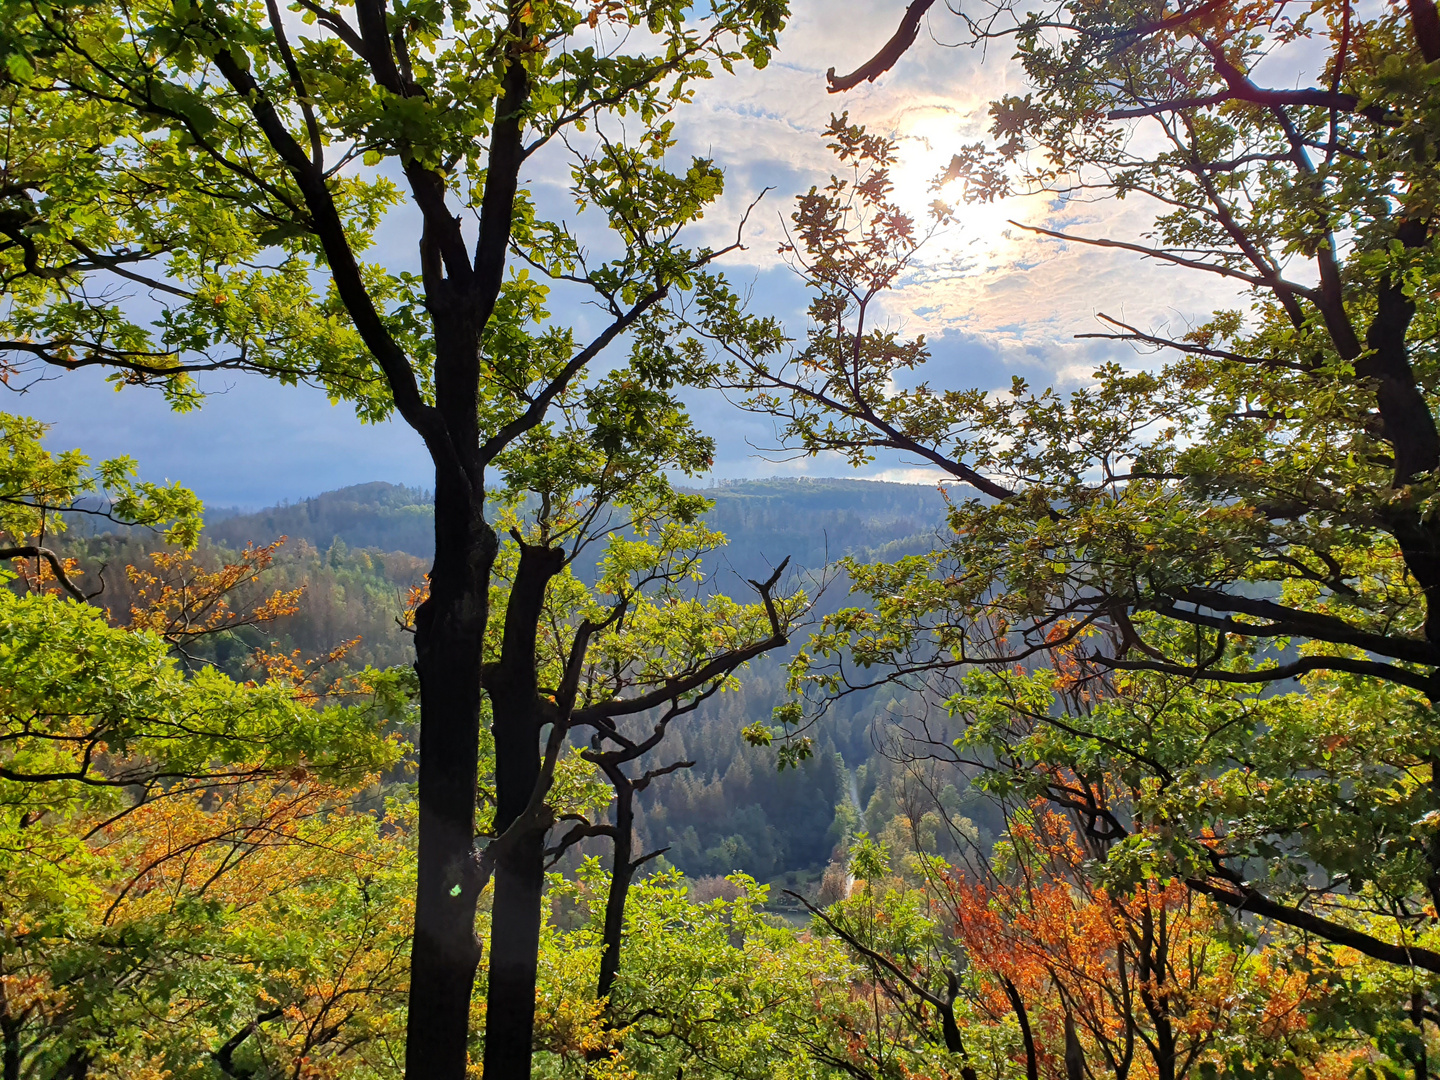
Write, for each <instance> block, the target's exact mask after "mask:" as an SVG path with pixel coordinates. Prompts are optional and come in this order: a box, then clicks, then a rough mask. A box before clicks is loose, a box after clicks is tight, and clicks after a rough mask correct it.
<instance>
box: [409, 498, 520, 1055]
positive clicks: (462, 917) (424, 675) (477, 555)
mask: <svg viewBox="0 0 1440 1080" xmlns="http://www.w3.org/2000/svg"><path fill="white" fill-rule="evenodd" d="M457 487H458V485H457V483H456V478H447V477H446V476H445V474H444V472H443V471H441V472H439V473H438V475H437V484H436V497H435V533H436V547H437V550H436V559H435V567H434V571H433V572H432V575H431V593H430V598H429V599H428V600H427V601H426V602H425V604H424V605H422V607H421V609H420V611H419V612H418V613H417V616H416V627H415V651H416V661H415V667H416V671H417V672H418V673H419V676H420V748H419V749H420V767H419V775H418V785H417V787H418V797H419V804H420V805H419V867H418V882H417V888H416V904H415V938H414V942H413V943H412V946H411V953H410V958H411V959H410V964H411V967H410V1008H409V1016H408V1022H407V1026H406V1048H405V1074H406V1076H409V1077H412V1078H415V1080H421V1078H425V1080H430V1078H436V1080H441V1078H445V1080H451V1078H453V1080H460V1078H462V1077H464V1075H465V1073H466V1068H467V1065H468V1057H467V1046H468V1042H469V1028H470V997H471V994H472V992H473V990H474V984H475V972H476V969H477V968H478V966H479V963H480V944H479V942H478V941H477V940H476V936H475V904H476V900H477V898H478V897H477V894H476V893H475V891H474V890H472V889H468V888H465V887H464V886H465V883H466V880H467V877H468V874H469V872H470V870H471V867H472V865H473V857H474V849H475V785H476V780H477V775H478V769H479V745H480V658H481V647H482V638H483V634H484V626H485V617H486V614H487V608H488V603H489V573H488V567H489V564H490V561H491V560H493V558H494V552H495V550H496V547H497V542H496V538H495V535H494V533H493V532H491V531H490V529H489V528H488V526H485V524H484V521H483V517H481V516H480V515H479V514H475V515H472V514H471V513H470V511H469V506H470V502H471V499H470V497H469V494H468V492H464V491H460V490H456V489H457ZM476 517H480V521H479V522H478V525H479V527H478V528H477V525H476V522H475V520H474V518H476ZM476 562H478V563H479V564H480V565H481V566H482V567H484V568H485V569H484V570H483V571H482V573H480V574H479V575H475V574H473V572H472V573H466V571H467V570H471V568H472V567H473V565H474V564H475V563H476ZM477 576H478V577H479V579H480V580H478V581H477V580H476V577H477Z"/></svg>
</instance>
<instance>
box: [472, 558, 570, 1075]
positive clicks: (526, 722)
mask: <svg viewBox="0 0 1440 1080" xmlns="http://www.w3.org/2000/svg"><path fill="white" fill-rule="evenodd" d="M563 565H564V553H563V552H561V551H560V550H558V549H552V548H548V547H542V546H534V545H530V544H521V545H520V564H519V567H518V568H517V570H516V573H515V581H514V584H513V585H512V587H511V589H510V598H509V603H508V606H507V608H506V611H505V636H504V639H503V643H502V646H501V652H500V660H499V662H498V663H497V664H495V665H494V666H493V667H491V668H489V669H487V671H486V675H485V685H486V690H487V692H488V693H489V695H490V705H491V709H492V712H493V718H492V721H491V727H492V730H493V732H494V734H495V796H496V808H495V834H496V835H497V836H499V835H502V834H503V833H505V832H506V830H508V829H511V828H512V827H514V826H515V825H516V823H517V822H519V821H520V819H521V816H522V815H523V814H524V813H525V810H526V808H527V807H528V806H529V805H530V802H531V799H532V798H533V797H534V796H535V792H536V785H537V783H538V782H539V780H540V769H541V754H540V730H541V727H542V726H543V724H544V723H545V721H546V720H547V716H546V712H545V709H544V704H545V703H544V702H542V701H541V699H540V695H539V689H538V671H537V666H536V655H535V650H536V639H537V630H538V627H539V623H540V615H541V609H542V606H543V604H544V602H545V590H546V588H547V587H548V586H549V584H550V579H551V578H553V577H554V576H555V575H556V574H558V573H559V572H560V570H561V567H562V566H563ZM551 718H552V719H553V717H551ZM545 832H546V828H545V823H543V822H542V823H540V824H536V825H534V826H532V827H529V828H526V829H525V831H523V832H521V833H519V834H517V835H516V836H515V837H514V842H513V844H511V845H509V846H508V847H507V849H506V853H505V854H504V855H503V856H502V857H501V858H500V860H499V861H498V862H497V863H496V865H495V896H494V903H493V906H492V909H491V910H492V914H491V925H490V969H489V979H490V981H489V990H488V993H487V995H486V1014H485V1076H486V1077H488V1078H489V1080H528V1077H529V1076H530V1054H531V1048H532V1043H533V1041H534V1028H535V981H536V976H537V974H538V970H539V961H540V905H541V902H542V899H543V897H542V892H543V889H544V884H545V863H544V850H545Z"/></svg>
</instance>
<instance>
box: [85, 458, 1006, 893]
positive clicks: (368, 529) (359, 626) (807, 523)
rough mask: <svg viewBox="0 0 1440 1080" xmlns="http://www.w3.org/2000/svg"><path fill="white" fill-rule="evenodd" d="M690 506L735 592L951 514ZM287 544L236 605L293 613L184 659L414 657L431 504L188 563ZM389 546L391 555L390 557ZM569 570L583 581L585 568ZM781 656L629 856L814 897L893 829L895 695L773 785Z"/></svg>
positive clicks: (398, 495) (265, 527)
mask: <svg viewBox="0 0 1440 1080" xmlns="http://www.w3.org/2000/svg"><path fill="white" fill-rule="evenodd" d="M700 493H701V494H703V495H704V497H705V498H706V499H709V500H713V503H714V506H713V508H712V509H711V510H709V511H708V512H707V513H706V514H705V518H706V520H707V521H708V522H709V523H710V524H711V525H712V526H713V527H715V528H716V529H718V530H720V531H721V532H722V533H723V534H724V536H725V538H726V540H727V541H728V543H727V544H726V545H725V546H724V547H723V548H721V549H719V551H718V552H716V553H715V555H714V556H712V557H710V558H708V559H707V560H706V566H707V569H708V570H709V572H710V573H711V574H712V575H713V576H714V580H713V582H712V585H710V586H706V587H720V588H727V587H728V588H730V589H731V590H732V591H733V590H735V589H736V588H737V587H738V588H742V589H743V588H745V587H746V586H744V584H743V581H744V579H748V578H751V577H757V576H763V575H764V574H765V573H767V572H768V570H769V568H770V567H771V566H773V565H775V564H777V563H778V562H779V561H780V560H781V559H783V558H786V557H789V558H790V560H791V564H792V566H793V567H795V569H796V571H797V576H799V577H801V578H804V579H806V580H808V581H812V582H816V583H818V582H822V581H825V580H826V579H827V575H826V574H825V570H826V568H827V567H828V566H830V564H832V563H834V562H836V561H837V560H838V559H840V558H841V557H842V556H853V557H856V558H859V559H861V560H862V561H870V560H873V559H877V558H887V559H888V558H895V557H898V556H900V555H902V554H906V553H909V552H911V551H924V550H928V549H929V548H930V547H931V546H932V545H933V544H934V541H935V535H936V533H937V530H940V529H942V528H943V527H944V526H943V523H944V516H945V512H946V502H945V499H944V497H943V496H942V495H941V493H940V492H939V490H938V489H937V488H936V487H933V486H929V485H908V484H891V483H881V482H875V481H862V480H791V479H776V480H760V481H732V482H729V483H725V484H720V485H717V486H714V487H708V488H706V489H704V490H703V491H701V492H700ZM72 524H73V527H75V529H76V532H77V540H78V539H79V535H84V534H86V533H88V534H90V535H88V536H86V537H85V539H84V541H83V546H82V547H81V548H80V550H82V551H83V553H84V558H85V560H86V561H87V562H88V563H90V564H107V563H108V564H109V565H111V566H116V567H119V566H125V565H127V564H137V565H142V566H143V565H144V564H145V561H146V559H147V558H148V556H146V555H145V551H146V549H147V545H150V544H151V542H152V540H153V538H152V537H151V536H149V535H147V533H148V530H139V531H136V530H127V531H124V532H122V533H120V534H116V533H101V534H99V535H95V533H96V531H97V530H96V528H95V526H94V525H92V524H90V523H89V522H88V521H87V520H86V519H84V518H83V517H76V518H75V519H74V520H73V523H72ZM282 537H283V538H284V543H283V544H281V545H280V546H279V547H278V548H276V549H275V550H274V553H273V562H272V563H271V564H270V565H269V566H268V568H267V569H265V570H264V571H263V573H262V574H261V575H260V577H259V579H258V580H257V581H256V582H255V583H254V584H253V586H247V587H246V589H245V590H242V592H248V593H249V594H251V595H253V596H254V597H257V598H258V597H259V596H261V595H262V594H268V593H269V592H272V591H274V590H282V591H287V592H288V591H291V590H295V589H301V590H303V593H302V594H301V598H300V600H299V602H298V603H297V604H296V610H295V611H294V612H292V613H290V614H287V615H284V616H282V617H280V618H278V619H275V620H274V621H272V622H267V623H266V624H265V625H264V626H249V627H239V628H236V629H234V630H232V631H229V632H227V633H225V634H217V635H212V636H209V637H207V638H206V639H205V641H204V642H203V643H196V644H195V645H193V646H192V647H191V650H190V651H191V655H192V656H193V657H194V659H196V660H197V661H199V660H206V661H213V662H215V663H218V664H219V665H220V666H221V667H222V668H223V669H225V670H226V671H228V672H230V673H231V674H232V675H234V676H236V677H244V676H246V675H247V673H249V674H253V654H254V651H255V650H256V649H264V650H266V651H269V652H281V653H291V652H294V651H297V650H298V651H299V652H300V653H301V654H304V655H316V654H324V653H327V652H329V651H330V650H332V649H334V648H336V647H337V646H339V645H342V644H349V643H352V642H353V644H350V647H349V651H348V653H347V661H348V662H349V663H351V664H357V665H361V666H364V665H374V666H376V667H381V668H383V667H388V666H393V665H396V664H405V663H409V662H411V660H412V659H413V656H414V652H413V646H412V644H411V638H410V634H409V633H408V632H407V631H406V629H405V628H404V627H403V626H402V622H403V619H404V614H405V608H406V603H407V598H408V597H410V596H411V593H412V590H414V589H417V588H418V587H420V586H421V585H423V581H424V575H425V573H426V571H427V570H428V567H429V557H430V555H431V553H433V549H434V525H433V518H432V514H431V510H430V502H429V499H428V497H427V494H426V493H425V492H423V491H419V490H415V489H410V488H403V487H397V486H394V485H390V484H383V483H372V484H361V485H357V486H355V487H350V488H344V489H342V490H340V491H333V492H326V493H324V494H321V495H318V496H316V497H314V498H311V499H306V500H304V501H302V502H298V503H293V504H289V505H285V506H277V507H271V508H269V509H266V510H262V511H259V512H257V513H250V514H234V515H231V514H226V515H224V516H223V517H222V518H221V520H219V521H218V522H214V523H207V524H206V527H205V529H204V532H203V534H202V541H201V545H200V547H199V549H198V550H197V551H196V553H195V555H194V559H195V561H196V563H197V564H199V565H202V566H209V567H210V568H212V569H213V568H214V567H217V566H219V565H222V564H223V563H225V562H233V561H234V560H236V559H238V558H240V557H241V555H242V553H243V552H244V550H245V548H246V546H247V545H252V544H253V545H256V546H265V545H270V544H274V543H276V542H277V541H279V540H280V539H281V538H282ZM391 543H393V544H394V545H395V547H394V549H393V550H392V549H387V547H386V545H387V544H391ZM577 574H579V575H580V576H585V568H584V567H577ZM138 591H139V590H138V588H137V585H136V583H135V582H133V581H131V580H129V579H127V578H126V577H125V576H124V575H123V574H119V573H113V572H112V573H108V575H107V588H106V591H105V593H104V594H102V596H101V597H100V598H97V601H96V602H97V603H101V604H103V605H105V606H107V607H108V608H110V609H111V610H112V612H116V613H120V612H125V611H127V610H128V609H129V608H130V607H131V605H132V604H134V603H136V602H137V593H138ZM847 592H848V586H847V579H846V578H845V577H844V576H843V575H840V576H838V577H837V576H833V575H831V576H830V578H829V580H828V587H827V590H826V592H825V593H824V594H823V595H820V596H818V598H817V599H818V603H817V605H816V608H815V611H816V613H817V615H818V613H819V612H822V611H826V610H834V608H835V607H837V606H839V605H840V604H841V603H843V602H844V601H845V599H846V596H847ZM788 657H789V653H781V654H779V655H777V656H774V657H762V658H760V659H757V660H756V661H754V662H753V663H752V664H751V666H750V668H749V669H748V670H747V671H746V672H745V674H744V676H743V679H742V680H741V682H740V684H739V686H738V687H737V688H735V689H734V690H731V691H729V692H726V693H724V694H722V695H720V696H719V697H717V698H715V699H713V700H711V701H709V702H706V703H705V704H704V705H702V706H701V707H700V709H699V710H697V712H696V713H695V714H694V715H693V716H691V717H689V718H687V719H686V720H685V722H684V726H683V728H682V730H680V731H679V732H677V734H676V736H675V737H674V743H673V745H671V746H670V747H669V748H668V749H667V753H668V754H669V756H670V758H672V759H674V760H686V759H690V760H693V761H694V762H695V765H694V767H693V768H691V769H688V770H685V771H682V772H679V773H677V774H674V775H671V776H668V777H665V778H663V779H661V780H659V781H657V782H656V783H655V784H654V785H652V786H651V787H650V788H649V789H648V790H647V791H646V792H645V793H644V794H643V795H642V796H641V798H640V799H639V801H638V807H637V813H636V834H637V842H638V844H639V845H640V846H641V847H643V848H645V849H646V850H653V849H659V848H665V849H667V850H666V854H665V856H664V857H665V859H666V860H667V861H668V862H670V863H671V864H673V865H674V866H677V867H678V868H680V869H681V870H683V871H684V872H685V873H686V874H687V875H689V876H691V877H693V878H700V877H722V876H724V875H726V874H730V873H733V872H742V873H746V874H750V875H752V876H754V877H756V878H758V879H760V880H761V881H769V880H772V879H775V878H787V880H789V881H791V882H792V883H797V884H798V883H804V884H806V886H807V887H808V888H810V889H811V891H813V887H814V885H815V883H816V882H817V881H818V878H819V876H820V873H821V871H822V870H823V869H824V867H825V866H826V865H827V863H828V862H829V861H830V860H831V858H832V855H833V854H834V852H835V850H836V848H837V846H839V845H842V843H843V841H845V840H846V838H847V837H848V836H849V835H851V834H853V833H854V832H856V831H858V830H860V829H864V828H868V829H869V830H870V831H871V832H874V833H877V834H878V833H880V832H882V831H883V830H885V829H886V828H887V826H889V825H890V823H891V822H892V821H893V820H894V819H895V818H896V817H898V816H902V815H901V811H900V810H899V809H898V808H897V802H896V799H897V795H896V793H895V792H894V791H893V790H892V788H893V784H894V783H897V782H898V778H897V774H896V770H895V769H894V768H893V766H891V765H889V764H888V762H887V761H886V759H885V758H884V757H883V756H881V755H879V754H877V752H876V744H875V742H874V738H875V730H874V728H875V725H874V721H875V720H876V719H877V717H881V716H884V714H885V710H886V709H887V707H888V708H898V707H899V706H898V704H897V703H896V702H895V701H894V699H893V697H892V695H891V693H890V692H888V691H887V692H886V693H884V694H865V695H861V696H858V697H856V698H854V699H851V700H847V701H846V702H845V703H844V705H843V707H840V708H837V710H836V714H835V716H834V718H833V721H832V722H830V723H827V725H826V727H825V731H824V733H823V734H822V735H821V737H820V740H819V742H818V744H817V752H816V754H815V757H814V758H813V759H812V760H808V761H805V762H803V763H801V765H800V767H799V769H798V771H788V772H778V771H777V770H776V767H775V764H776V763H775V755H774V753H773V752H772V751H770V750H767V749H765V748H759V747H754V746H751V745H749V744H748V743H747V742H746V741H745V739H744V738H743V736H742V731H743V729H745V728H746V727H749V726H750V725H752V724H754V723H756V722H761V723H767V722H768V721H769V719H770V715H771V712H772V711H773V709H774V708H775V706H776V705H778V704H780V703H781V702H782V701H783V700H784V698H785V687H784V680H785V675H784V667H783V665H784V663H785V661H786V660H787V659H788ZM902 696H903V695H902ZM857 799H858V800H859V802H858V806H857V805H856V800H857ZM971 802H972V803H973V802H974V800H973V799H972V800H971ZM972 812H974V811H972ZM978 812H980V813H984V812H985V808H984V807H980V808H979V811H978ZM992 816H993V815H992ZM596 850H599V849H598V847H597V849H596Z"/></svg>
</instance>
